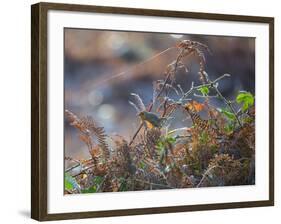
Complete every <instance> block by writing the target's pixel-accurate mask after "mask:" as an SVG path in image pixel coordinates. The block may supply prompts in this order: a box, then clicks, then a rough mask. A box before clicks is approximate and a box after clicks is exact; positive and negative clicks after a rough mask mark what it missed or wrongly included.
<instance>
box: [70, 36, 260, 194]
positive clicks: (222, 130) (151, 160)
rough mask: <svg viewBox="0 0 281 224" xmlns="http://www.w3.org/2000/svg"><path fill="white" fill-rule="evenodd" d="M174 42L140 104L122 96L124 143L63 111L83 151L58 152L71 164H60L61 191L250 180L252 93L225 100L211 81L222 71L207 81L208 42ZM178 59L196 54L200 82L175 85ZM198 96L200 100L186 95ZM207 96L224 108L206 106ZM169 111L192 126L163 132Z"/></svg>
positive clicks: (252, 180) (85, 119) (136, 98)
mask: <svg viewBox="0 0 281 224" xmlns="http://www.w3.org/2000/svg"><path fill="white" fill-rule="evenodd" d="M176 47H177V49H178V55H177V57H176V59H175V60H174V61H172V62H171V63H170V64H169V65H168V66H167V68H166V70H165V73H164V75H165V76H164V79H163V80H157V81H155V82H153V96H152V100H151V103H150V104H149V105H144V103H143V101H142V99H141V97H140V96H139V95H138V94H135V93H132V94H131V96H130V97H131V98H132V100H131V101H130V102H129V103H130V104H131V105H132V106H134V108H135V109H136V110H137V116H136V118H137V117H138V118H139V120H140V125H139V128H138V129H137V130H136V132H135V133H134V135H133V137H132V138H131V140H130V141H129V142H128V141H126V140H125V138H124V137H122V136H108V135H107V134H106V133H105V131H104V128H103V127H101V126H99V125H98V124H97V122H96V121H95V120H94V119H93V118H92V117H82V118H79V117H78V116H77V115H75V114H74V113H72V112H71V111H69V110H66V111H65V114H66V118H67V120H68V122H69V123H70V125H71V126H73V127H74V128H76V129H77V131H78V133H79V137H80V140H81V141H83V142H84V143H85V144H86V145H87V147H88V150H89V155H90V158H89V159H86V160H75V159H74V158H70V157H66V158H65V159H66V160H70V161H72V162H73V163H74V165H73V166H71V167H68V168H67V169H66V170H65V193H66V194H73V193H93V192H116V191H136V190H154V189H173V188H193V187H209V186H233V185H249V184H255V106H254V96H253V95H252V94H251V93H250V92H246V91H240V92H239V93H238V94H237V96H236V97H235V100H234V101H230V100H228V99H226V98H225V97H224V96H223V95H222V93H221V92H220V90H219V82H220V80H222V79H224V78H229V77H230V75H228V74H224V75H222V76H220V77H218V78H217V79H215V80H210V78H209V76H208V74H207V72H206V71H205V63H206V61H205V53H210V50H209V48H208V46H206V45H204V44H202V43H199V42H196V41H190V40H183V41H181V42H180V43H179V44H178V45H177V46H176ZM186 57H194V58H196V59H197V60H198V63H199V72H198V77H199V80H200V82H201V84H200V85H198V86H194V83H192V85H191V87H190V89H188V90H183V88H182V87H181V85H179V84H178V83H177V81H176V72H177V70H178V69H185V70H187V69H186V67H185V65H184V62H183V59H184V58H186ZM172 93H176V97H172V96H174V95H175V94H172ZM198 97H200V98H202V99H203V102H198V101H196V100H194V99H195V98H198ZM213 99H216V100H220V101H221V102H222V105H224V106H222V107H221V108H217V107H214V106H213V105H212V103H211V102H212V100H213ZM235 108H236V109H235ZM237 108H239V109H237ZM175 112H180V113H182V114H184V116H185V117H186V118H187V119H191V121H192V125H191V126H190V127H186V126H184V125H183V127H180V128H177V129H173V130H171V129H170V124H171V122H173V120H174V119H175V118H174V117H173V114H174V113H175ZM201 112H205V113H206V114H207V119H203V118H202V116H201V115H200V114H201ZM109 141H111V144H109ZM112 142H113V143H112Z"/></svg>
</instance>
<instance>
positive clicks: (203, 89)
mask: <svg viewBox="0 0 281 224" xmlns="http://www.w3.org/2000/svg"><path fill="white" fill-rule="evenodd" d="M199 91H200V92H201V93H202V95H204V96H205V95H208V94H209V88H208V87H207V86H202V87H201V88H199Z"/></svg>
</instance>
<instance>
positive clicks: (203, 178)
mask: <svg viewBox="0 0 281 224" xmlns="http://www.w3.org/2000/svg"><path fill="white" fill-rule="evenodd" d="M217 167H218V168H222V167H220V166H211V167H210V168H209V169H207V170H206V172H205V173H204V174H203V177H202V179H201V180H200V182H199V183H198V184H197V186H196V187H200V186H201V184H202V183H203V181H204V180H205V179H206V177H207V176H208V174H209V173H210V172H211V171H212V170H213V169H215V168H217Z"/></svg>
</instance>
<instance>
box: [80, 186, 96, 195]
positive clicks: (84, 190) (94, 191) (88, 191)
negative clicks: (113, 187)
mask: <svg viewBox="0 0 281 224" xmlns="http://www.w3.org/2000/svg"><path fill="white" fill-rule="evenodd" d="M81 192H82V193H96V192H97V188H96V186H92V187H90V188H88V189H83V190H81Z"/></svg>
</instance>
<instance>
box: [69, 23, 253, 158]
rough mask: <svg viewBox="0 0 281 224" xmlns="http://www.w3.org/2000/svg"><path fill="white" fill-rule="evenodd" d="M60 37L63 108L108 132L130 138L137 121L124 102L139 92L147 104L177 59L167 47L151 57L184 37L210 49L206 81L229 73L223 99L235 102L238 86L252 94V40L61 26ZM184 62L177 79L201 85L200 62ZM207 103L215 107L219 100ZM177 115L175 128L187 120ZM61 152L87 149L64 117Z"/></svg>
mask: <svg viewBox="0 0 281 224" xmlns="http://www.w3.org/2000/svg"><path fill="white" fill-rule="evenodd" d="M64 38H65V55H64V82H65V109H68V110H70V111H72V112H73V113H75V114H77V115H78V116H79V117H82V116H92V117H93V119H94V120H95V121H96V122H97V124H98V125H100V126H103V127H104V128H105V130H106V132H107V134H108V135H116V134H118V135H122V136H124V137H125V138H126V139H128V140H129V139H130V138H131V137H132V135H133V134H134V132H135V130H136V128H137V127H138V125H139V122H140V121H139V118H138V117H137V116H136V111H135V109H134V108H133V107H132V106H131V105H130V104H129V103H128V101H129V100H130V99H131V97H130V93H132V92H133V93H137V94H139V95H140V96H141V98H142V99H143V101H144V103H145V104H146V105H147V104H148V103H149V102H150V101H151V100H152V93H153V89H152V82H153V81H155V80H159V79H164V77H165V75H164V73H165V69H166V66H167V65H168V64H170V63H171V62H172V61H174V60H175V59H176V57H177V53H178V51H177V49H176V48H172V49H170V50H168V51H167V52H165V53H163V54H161V55H159V56H158V57H155V58H153V59H150V58H151V57H153V56H154V55H156V54H158V53H160V52H162V51H164V50H166V49H168V48H170V47H175V46H176V44H177V43H179V42H180V41H182V40H185V39H190V40H193V41H199V42H201V43H203V44H206V45H208V47H209V48H210V50H211V52H212V55H210V54H208V52H205V57H206V71H207V73H208V74H209V77H210V79H216V78H217V77H219V76H221V75H223V74H225V73H228V74H231V77H230V78H225V79H223V80H221V81H220V85H219V89H220V90H221V92H222V93H223V95H224V96H225V97H226V98H228V99H230V100H234V99H235V96H236V95H237V93H238V91H239V90H246V91H250V92H251V93H253V94H254V92H255V39H254V38H247V37H227V36H208V35H193V34H184V35H180V34H162V33H143V32H119V31H118V32H116V31H101V30H87V29H69V28H66V29H65V37H64ZM143 62H144V63H143ZM183 62H184V64H185V65H186V67H187V68H188V72H187V73H186V71H185V70H184V69H179V70H178V72H177V76H176V81H177V83H179V84H181V85H182V87H183V89H184V90H185V91H186V90H188V89H189V88H190V86H191V82H192V81H194V84H195V85H197V84H200V80H199V79H198V74H197V72H198V68H199V65H198V61H197V60H196V59H195V58H192V57H189V58H187V59H185V60H184V61H183ZM114 76H116V77H115V78H112V77H114ZM172 97H173V95H172ZM176 97H177V96H176V95H175V96H174V98H176ZM196 100H198V101H200V100H202V99H196ZM212 103H213V104H214V105H217V106H220V102H219V101H214V102H212ZM176 118H177V119H176V120H175V122H173V126H174V127H183V126H184V125H183V122H187V123H188V122H189V121H183V120H182V118H181V117H180V115H176ZM65 156H72V157H75V158H77V159H83V158H88V157H89V154H88V150H87V147H86V146H85V145H84V143H83V142H81V141H80V140H79V138H78V133H77V131H76V130H75V129H74V128H73V127H71V126H70V125H69V124H68V122H67V121H65Z"/></svg>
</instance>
